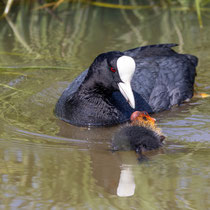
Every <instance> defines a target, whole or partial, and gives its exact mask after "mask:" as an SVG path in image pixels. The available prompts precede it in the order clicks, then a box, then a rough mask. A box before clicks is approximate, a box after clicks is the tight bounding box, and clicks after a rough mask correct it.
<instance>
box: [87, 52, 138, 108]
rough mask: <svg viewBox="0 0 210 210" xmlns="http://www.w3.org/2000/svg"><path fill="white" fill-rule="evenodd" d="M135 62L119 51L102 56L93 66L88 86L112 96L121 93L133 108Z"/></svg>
mask: <svg viewBox="0 0 210 210" xmlns="http://www.w3.org/2000/svg"><path fill="white" fill-rule="evenodd" d="M135 67H136V64H135V61H134V59H133V58H131V57H130V56H126V55H124V54H123V53H122V52H119V51H112V52H108V53H103V54H100V55H99V56H97V57H96V59H95V60H94V61H93V63H92V64H91V66H90V68H89V71H88V74H87V77H86V79H85V83H86V85H88V86H89V88H91V87H92V88H94V90H95V91H101V92H103V93H107V94H112V93H113V92H114V91H120V92H121V93H122V95H123V96H124V97H125V99H126V100H127V102H128V103H129V104H130V106H131V107H132V108H135V100H134V96H133V91H132V89H131V85H130V82H131V79H132V77H133V74H134V71H135Z"/></svg>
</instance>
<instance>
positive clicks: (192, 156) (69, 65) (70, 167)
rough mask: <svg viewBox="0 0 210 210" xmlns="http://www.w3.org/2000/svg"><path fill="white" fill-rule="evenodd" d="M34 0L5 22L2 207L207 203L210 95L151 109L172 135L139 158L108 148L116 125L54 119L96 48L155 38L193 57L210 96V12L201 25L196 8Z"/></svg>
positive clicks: (1, 36) (0, 42)
mask: <svg viewBox="0 0 210 210" xmlns="http://www.w3.org/2000/svg"><path fill="white" fill-rule="evenodd" d="M38 6H39V5H38V3H34V4H32V5H31V6H29V5H28V4H26V5H21V6H18V5H14V7H13V8H12V11H11V12H10V14H9V18H7V19H3V20H0V90H1V91H0V208H1V209H18V208H19V209H146V210H147V209H149V210H150V209H209V208H210V200H209V198H210V166H209V165H210V129H209V128H210V98H206V99H199V98H194V99H192V100H191V102H190V103H187V104H184V105H182V106H181V107H175V108H173V109H172V110H171V111H165V112H162V113H159V114H156V115H154V117H155V118H156V119H157V122H158V124H159V126H160V127H161V128H162V130H163V133H164V134H165V135H167V141H166V145H165V146H164V148H163V149H162V150H160V151H155V152H153V153H151V154H148V156H149V158H150V160H149V161H148V162H145V163H142V164H139V163H138V161H137V156H136V154H135V153H134V152H117V153H112V152H110V151H109V148H110V139H111V136H112V134H113V133H114V131H115V130H116V129H117V127H113V128H91V129H87V128H76V127H74V126H71V125H68V124H66V123H64V122H61V121H60V120H58V119H56V117H55V116H54V115H53V109H54V106H55V103H56V101H57V99H58V98H59V96H60V95H61V93H62V91H63V90H64V89H65V88H66V87H67V86H68V84H69V82H70V81H72V80H73V79H74V78H75V77H76V76H77V75H78V74H79V73H80V72H82V71H83V70H84V69H86V68H87V67H88V66H89V65H90V64H91V62H92V61H93V59H94V58H95V57H96V56H97V55H98V54H99V53H102V52H106V51H111V50H126V49H130V48H134V47H137V46H141V45H147V44H154V43H179V46H178V47H177V48H176V50H177V51H178V52H181V53H191V54H194V55H196V56H197V57H198V58H199V66H198V69H197V74H198V75H197V78H196V89H197V90H198V91H200V92H205V93H208V94H210V79H209V78H210V59H209V54H210V36H209V34H210V19H209V15H208V14H205V13H204V15H203V25H204V28H203V29H201V28H200V27H199V24H198V21H197V16H196V13H195V12H181V11H169V10H160V9H158V8H154V9H148V10H119V9H110V8H100V7H94V6H90V5H84V4H66V3H65V4H63V5H61V6H60V7H59V8H58V9H57V10H55V11H54V12H53V13H49V12H48V11H47V10H44V9H42V10H37V9H36V8H37V7H38ZM125 177H129V179H126V180H125ZM126 181H127V182H128V184H127V185H126ZM122 195H124V197H122Z"/></svg>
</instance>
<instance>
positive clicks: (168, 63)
mask: <svg viewBox="0 0 210 210" xmlns="http://www.w3.org/2000/svg"><path fill="white" fill-rule="evenodd" d="M172 46H176V45H174V44H166V45H152V46H146V47H140V48H135V49H132V50H128V51H125V52H124V53H125V54H126V55H129V56H131V57H133V58H134V59H135V62H136V71H135V73H134V76H133V79H132V83H131V84H132V89H133V90H134V91H135V92H137V93H138V94H140V95H141V96H142V97H143V98H144V99H145V101H146V102H147V103H148V104H149V106H150V107H151V108H152V110H153V112H158V111H161V110H165V109H169V108H170V107H171V106H173V105H175V104H180V103H181V102H183V101H184V100H186V99H188V98H191V97H192V96H193V84H194V78H195V75H196V72H195V66H196V65H197V58H196V57H195V56H191V55H183V54H178V53H176V52H175V51H173V50H172V49H171V48H170V47H172ZM136 106H137V107H138V103H137V104H136Z"/></svg>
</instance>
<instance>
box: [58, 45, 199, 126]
mask: <svg viewBox="0 0 210 210" xmlns="http://www.w3.org/2000/svg"><path fill="white" fill-rule="evenodd" d="M174 46H176V44H161V45H150V46H145V47H139V48H135V49H132V50H127V51H124V52H118V51H112V52H108V53H103V54H101V55H99V56H98V57H97V58H96V59H95V60H94V62H93V63H92V65H91V66H90V67H89V69H87V70H86V71H84V72H83V73H82V74H81V75H79V76H78V77H77V78H76V79H75V80H74V81H73V82H72V83H71V84H70V85H69V87H68V88H67V89H66V90H65V91H64V92H63V94H62V96H61V97H60V99H59V100H58V102H57V104H56V108H55V114H56V116H57V117H59V118H60V119H62V120H64V121H66V122H68V123H70V124H73V125H77V126H105V125H115V124H119V123H123V122H126V121H128V120H129V118H130V115H131V113H132V112H134V111H135V110H139V111H147V112H148V113H153V112H159V111H163V110H166V109H170V108H171V107H172V106H173V105H175V104H178V105H179V104H180V103H182V102H183V101H185V100H187V99H190V98H191V97H192V96H193V85H194V79H195V75H196V71H195V67H196V65H197V58H196V57H195V56H192V55H185V54H179V53H176V52H175V51H174V50H172V49H171V47H174ZM123 55H126V56H130V57H132V58H133V59H134V60H135V63H136V70H135V73H134V75H133V78H132V81H131V87H132V90H133V93H134V98H135V104H136V106H135V110H134V109H132V108H131V107H130V105H129V104H128V103H127V101H126V99H125V98H124V97H123V96H122V94H121V93H120V92H119V88H118V86H117V83H119V82H120V81H121V78H120V76H119V73H118V69H117V65H116V62H117V59H118V58H119V57H121V56H123ZM111 67H112V68H114V69H116V72H112V71H110V68H111Z"/></svg>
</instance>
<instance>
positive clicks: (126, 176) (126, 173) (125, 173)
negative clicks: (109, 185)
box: [117, 165, 136, 197]
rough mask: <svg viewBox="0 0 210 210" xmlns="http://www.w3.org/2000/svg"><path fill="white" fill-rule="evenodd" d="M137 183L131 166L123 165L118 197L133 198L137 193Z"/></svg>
mask: <svg viewBox="0 0 210 210" xmlns="http://www.w3.org/2000/svg"><path fill="white" fill-rule="evenodd" d="M135 188H136V185H135V181H134V176H133V171H132V168H131V166H129V165H122V169H121V172H120V180H119V184H118V187H117V195H118V196H119V197H128V196H132V195H134V193H135Z"/></svg>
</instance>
